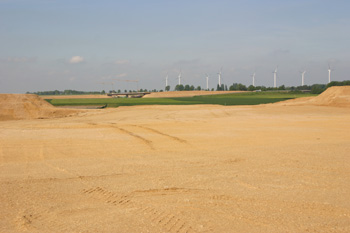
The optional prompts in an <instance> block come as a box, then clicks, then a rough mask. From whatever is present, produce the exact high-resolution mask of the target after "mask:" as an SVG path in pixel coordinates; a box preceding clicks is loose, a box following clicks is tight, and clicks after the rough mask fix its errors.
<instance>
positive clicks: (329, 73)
mask: <svg viewBox="0 0 350 233" xmlns="http://www.w3.org/2000/svg"><path fill="white" fill-rule="evenodd" d="M333 70H334V69H331V66H330V65H329V64H328V83H330V82H331V72H332V71H333Z"/></svg>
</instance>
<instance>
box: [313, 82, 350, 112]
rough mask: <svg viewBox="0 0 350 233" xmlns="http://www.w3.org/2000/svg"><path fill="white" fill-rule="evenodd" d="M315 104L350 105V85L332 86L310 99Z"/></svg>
mask: <svg viewBox="0 0 350 233" xmlns="http://www.w3.org/2000/svg"><path fill="white" fill-rule="evenodd" d="M310 103H312V104H315V105H323V106H333V107H350V86H343V87H330V88H328V89H327V90H326V91H325V92H323V93H322V94H320V95H319V96H316V97H315V98H313V99H311V100H310Z"/></svg>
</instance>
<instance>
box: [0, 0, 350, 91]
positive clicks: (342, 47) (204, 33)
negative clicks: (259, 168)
mask: <svg viewBox="0 0 350 233" xmlns="http://www.w3.org/2000/svg"><path fill="white" fill-rule="evenodd" d="M348 12H350V1H345V0H335V1H325V0H317V1H316V0H304V1H301V0H295V1H287V0H279V1H277V0H267V1H265V0H264V1H257V0H246V1H243V0H242V1H241V0H239V1H234V0H232V1H224V0H218V1H208V0H202V1H199V0H194V1H183V0H180V1H166V0H163V1H155V0H149V1H137V0H134V1H103V0H102V1H89V0H84V1H81V0H70V1H67V0H59V1H58V0H57V1H56V0H46V1H45V0H0V92H1V93H24V92H26V91H44V90H55V89H58V90H64V89H75V90H85V91H87V90H102V89H106V90H109V89H111V87H112V86H111V85H109V84H108V83H110V82H113V81H114V82H115V85H114V87H115V89H122V90H124V89H136V85H135V84H134V83H130V82H129V83H128V82H118V81H116V80H114V79H125V80H128V79H129V80H135V79H139V80H140V82H139V87H141V88H147V89H150V88H152V89H154V88H156V89H163V88H164V85H165V76H166V74H167V73H169V83H170V86H171V89H173V88H174V87H175V85H176V84H177V80H176V78H177V76H178V73H179V71H180V69H181V70H182V77H183V84H190V85H195V86H198V85H200V86H202V87H205V85H206V81H205V74H206V73H207V74H209V76H210V81H209V82H210V87H216V84H217V73H218V71H219V70H220V68H221V67H222V78H223V82H224V83H225V84H227V85H231V84H232V83H243V84H245V85H250V84H251V82H252V80H251V75H252V74H253V73H254V71H256V85H264V86H272V85H273V74H272V72H273V70H274V69H275V67H276V66H278V80H277V85H278V86H279V85H282V84H284V85H287V86H298V85H300V84H301V75H300V73H299V71H301V70H304V69H305V70H307V73H306V74H305V83H306V84H313V83H327V81H328V71H327V69H328V64H330V65H331V66H332V68H334V71H333V72H332V80H338V81H341V80H349V79H350V77H349V75H348V73H349V71H350V66H349V64H350V53H349V51H350V45H349V44H350V43H349V41H350V30H349V28H350V14H349V13H348ZM101 83H106V84H104V85H103V84H101Z"/></svg>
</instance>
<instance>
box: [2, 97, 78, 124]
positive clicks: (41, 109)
mask: <svg viewBox="0 0 350 233" xmlns="http://www.w3.org/2000/svg"><path fill="white" fill-rule="evenodd" d="M73 113H77V111H76V110H66V109H57V108H55V107H54V106H52V105H51V104H49V103H48V102H46V101H45V100H43V99H42V98H40V97H39V96H37V95H33V94H0V121H1V120H2V121H4V120H21V119H41V118H56V117H64V116H68V115H70V114H73Z"/></svg>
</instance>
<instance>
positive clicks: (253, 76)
mask: <svg viewBox="0 0 350 233" xmlns="http://www.w3.org/2000/svg"><path fill="white" fill-rule="evenodd" d="M252 78H253V86H254V87H255V71H254V74H253V75H252Z"/></svg>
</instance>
